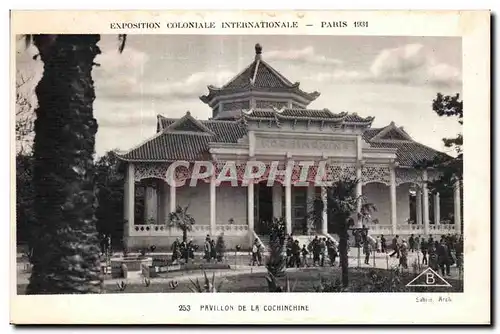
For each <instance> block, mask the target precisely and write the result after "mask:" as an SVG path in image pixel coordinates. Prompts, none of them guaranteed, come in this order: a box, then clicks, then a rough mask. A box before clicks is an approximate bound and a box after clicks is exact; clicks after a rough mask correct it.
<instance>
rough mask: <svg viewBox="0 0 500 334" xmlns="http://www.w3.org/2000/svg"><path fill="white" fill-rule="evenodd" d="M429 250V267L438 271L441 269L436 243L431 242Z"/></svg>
mask: <svg viewBox="0 0 500 334" xmlns="http://www.w3.org/2000/svg"><path fill="white" fill-rule="evenodd" d="M426 250H427V249H426ZM428 250H429V267H430V268H431V269H432V270H434V271H435V272H437V271H438V270H439V263H438V255H437V250H436V245H435V244H434V243H433V244H431V245H430V247H429V249H428Z"/></svg>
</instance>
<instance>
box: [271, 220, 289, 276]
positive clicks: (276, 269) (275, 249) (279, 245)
mask: <svg viewBox="0 0 500 334" xmlns="http://www.w3.org/2000/svg"><path fill="white" fill-rule="evenodd" d="M285 228H286V225H285V221H284V220H283V219H282V218H274V219H273V221H272V223H271V224H270V226H269V259H268V261H267V263H266V268H267V271H268V272H269V274H270V275H272V276H274V277H278V276H282V275H283V273H284V272H285V267H286V258H285V256H284V255H283V250H284V244H285Z"/></svg>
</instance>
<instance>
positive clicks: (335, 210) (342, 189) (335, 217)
mask: <svg viewBox="0 0 500 334" xmlns="http://www.w3.org/2000/svg"><path fill="white" fill-rule="evenodd" d="M357 184H358V180H356V179H350V178H341V179H339V180H337V181H335V182H333V183H332V184H331V185H330V186H327V187H326V196H327V198H326V205H327V217H328V218H327V219H328V220H327V226H328V230H329V231H332V232H333V233H335V234H336V235H337V236H338V237H339V247H338V248H339V258H340V266H341V268H342V285H343V286H344V287H347V286H348V285H349V273H348V266H349V261H348V260H349V258H348V242H349V230H350V229H351V228H352V227H353V226H354V220H353V219H352V218H351V217H352V215H353V214H354V213H356V215H357V217H358V218H359V219H363V218H364V217H366V216H367V215H369V214H371V212H372V211H374V210H375V206H374V205H373V204H371V203H368V202H367V201H366V199H365V198H364V197H363V196H356V186H357ZM358 204H359V211H358ZM314 207H315V210H314V213H313V215H316V218H315V220H322V219H323V218H322V216H323V215H322V212H323V209H324V206H323V200H322V199H321V198H317V199H316V203H315V205H314Z"/></svg>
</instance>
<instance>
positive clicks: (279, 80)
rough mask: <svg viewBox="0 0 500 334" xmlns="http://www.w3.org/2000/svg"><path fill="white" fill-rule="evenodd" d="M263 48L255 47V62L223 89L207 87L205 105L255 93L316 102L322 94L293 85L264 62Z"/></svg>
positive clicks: (204, 97) (204, 96) (202, 99)
mask: <svg viewBox="0 0 500 334" xmlns="http://www.w3.org/2000/svg"><path fill="white" fill-rule="evenodd" d="M261 54H262V47H261V46H260V45H259V44H257V45H255V60H254V61H253V62H252V63H251V64H250V65H248V66H247V67H246V68H245V69H243V71H241V72H240V73H238V74H237V75H236V76H235V77H234V78H232V79H231V80H229V82H228V83H226V84H225V85H224V86H222V87H215V86H212V85H210V86H207V88H208V91H209V93H208V94H207V95H203V96H201V97H200V99H201V101H203V102H204V103H207V104H208V103H210V102H211V101H212V100H214V99H215V98H216V97H219V96H224V95H231V94H235V93H241V92H248V91H249V90H253V91H263V92H289V93H293V94H296V95H298V96H301V97H302V98H304V99H305V100H307V101H308V102H312V101H314V100H315V99H316V98H317V97H318V96H319V95H320V94H319V93H318V92H312V93H307V92H305V91H303V90H301V89H300V88H299V86H300V83H299V82H295V83H292V82H291V81H289V80H288V79H287V78H285V77H284V76H283V75H282V74H281V73H280V72H278V71H277V70H275V69H274V68H273V67H272V66H271V65H269V64H268V63H266V62H265V61H264V60H262V57H261Z"/></svg>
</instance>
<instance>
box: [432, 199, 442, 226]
mask: <svg viewBox="0 0 500 334" xmlns="http://www.w3.org/2000/svg"><path fill="white" fill-rule="evenodd" d="M440 206H441V204H440V200H439V193H436V194H434V224H435V225H436V226H437V225H439V222H440V221H441V208H440Z"/></svg>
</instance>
